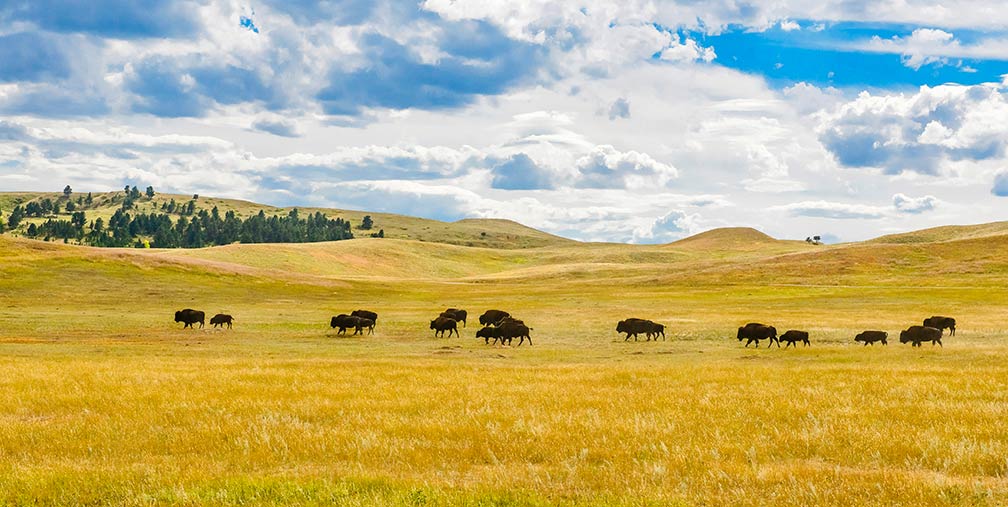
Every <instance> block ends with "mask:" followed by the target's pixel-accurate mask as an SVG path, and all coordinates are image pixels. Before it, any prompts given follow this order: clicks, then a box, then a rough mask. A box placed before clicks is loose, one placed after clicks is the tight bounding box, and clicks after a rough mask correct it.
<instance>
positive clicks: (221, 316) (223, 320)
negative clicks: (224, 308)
mask: <svg viewBox="0 0 1008 507" xmlns="http://www.w3.org/2000/svg"><path fill="white" fill-rule="evenodd" d="M232 321H234V317H232V316H230V315H228V314H226V313H218V314H217V315H214V316H213V317H212V318H211V319H210V324H211V325H213V327H217V326H220V327H222V328H223V327H224V324H227V327H228V329H231V322H232Z"/></svg>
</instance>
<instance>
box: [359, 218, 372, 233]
mask: <svg viewBox="0 0 1008 507" xmlns="http://www.w3.org/2000/svg"><path fill="white" fill-rule="evenodd" d="M372 227H374V220H371V215H364V220H361V224H360V228H361V229H363V230H365V231H367V230H371V228H372Z"/></svg>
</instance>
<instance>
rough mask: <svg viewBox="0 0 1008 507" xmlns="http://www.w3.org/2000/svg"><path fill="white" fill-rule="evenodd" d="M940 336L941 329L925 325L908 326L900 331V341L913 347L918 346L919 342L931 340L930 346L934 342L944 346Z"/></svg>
mask: <svg viewBox="0 0 1008 507" xmlns="http://www.w3.org/2000/svg"><path fill="white" fill-rule="evenodd" d="M941 337H942V330H941V329H938V328H935V327H926V326H910V327H909V328H907V329H904V330H903V331H901V332H900V343H911V344H913V345H912V346H913V347H920V346H921V342H931V346H932V347H934V345H935V344H936V343H937V344H938V345H939V346H942V347H944V345H942V342H941Z"/></svg>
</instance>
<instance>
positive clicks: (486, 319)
mask: <svg viewBox="0 0 1008 507" xmlns="http://www.w3.org/2000/svg"><path fill="white" fill-rule="evenodd" d="M510 316H511V314H510V313H508V312H505V311H504V310H487V311H485V312H483V315H480V316H479V322H480V324H482V325H484V326H489V325H492V324H497V323H498V322H500V321H501V319H503V318H505V317H510Z"/></svg>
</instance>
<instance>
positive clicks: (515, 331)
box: [497, 322, 532, 347]
mask: <svg viewBox="0 0 1008 507" xmlns="http://www.w3.org/2000/svg"><path fill="white" fill-rule="evenodd" d="M497 331H498V332H499V333H500V342H501V344H504V342H507V344H508V345H511V340H513V339H515V338H518V346H519V347H520V346H521V344H522V343H525V340H528V342H529V345H532V336H531V335H530V334H529V332H530V331H532V328H530V327H528V326H526V325H525V324H523V323H521V322H505V323H502V324H500V325H499V326H497Z"/></svg>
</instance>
